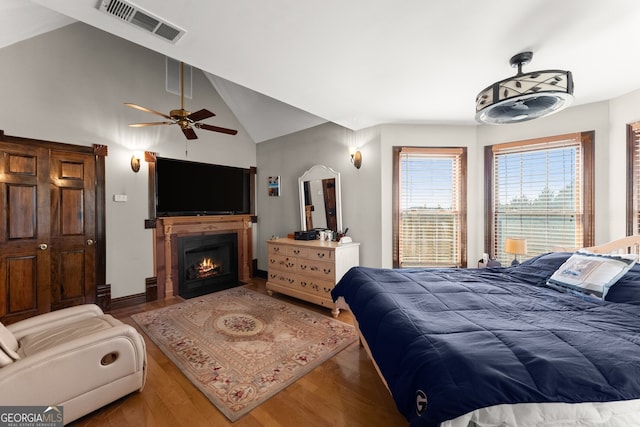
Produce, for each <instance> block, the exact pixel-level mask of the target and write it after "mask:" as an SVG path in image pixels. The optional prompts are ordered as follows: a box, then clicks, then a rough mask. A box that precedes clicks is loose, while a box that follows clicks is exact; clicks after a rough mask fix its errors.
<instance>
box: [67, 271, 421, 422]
mask: <svg viewBox="0 0 640 427" xmlns="http://www.w3.org/2000/svg"><path fill="white" fill-rule="evenodd" d="M248 286H249V287H250V288H251V289H253V290H256V291H259V292H262V293H265V294H266V287H265V282H264V280H263V279H252V280H251V282H250V284H249V285H248ZM274 298H279V299H282V300H283V301H287V302H290V303H292V304H296V305H298V306H301V307H304V308H307V309H309V310H312V311H315V312H318V313H321V314H323V315H326V316H331V314H330V311H329V310H328V309H326V308H324V307H319V306H316V305H313V304H309V303H306V302H304V301H299V300H296V299H294V298H290V297H287V296H283V295H278V294H275V295H274ZM181 301H182V300H181V299H180V298H171V299H167V300H162V301H154V302H151V303H145V304H139V305H136V306H132V307H125V308H121V309H118V310H115V311H114V312H112V313H111V314H112V315H113V316H114V317H116V318H118V319H120V320H122V321H123V322H125V323H128V324H130V325H132V326H134V327H135V328H136V329H137V330H138V331H140V332H142V330H141V329H140V328H139V327H138V325H137V324H136V323H135V322H134V321H133V319H131V315H132V314H134V313H140V312H144V311H149V310H154V309H156V308H161V307H166V306H169V305H172V304H176V303H180V302H181ZM339 320H342V321H344V322H347V323H351V324H353V317H352V315H351V313H349V312H348V311H343V312H341V314H340V317H339ZM142 335H143V337H144V339H145V343H146V345H147V366H148V368H147V383H146V385H145V387H144V390H142V391H141V392H136V393H132V394H130V395H129V396H126V397H124V398H122V399H119V400H117V401H115V402H113V403H111V404H110V405H107V406H105V407H104V408H101V409H99V410H97V411H95V412H93V413H91V414H89V415H87V416H85V417H83V418H81V419H79V420H77V421H76V422H74V423H72V424H71V425H72V426H75V427H94V426H100V427H104V426H114V427H116V426H117V427H120V426H134V425H135V426H145V427H165V426H166V427H177V426H184V427H198V426H216V427H217V426H221V427H299V426H304V427H316V426H317V427H325V426H331V427H342V426H344V427H347V426H348V427H359V426H367V427H395V426H398V427H406V426H407V425H408V423H407V422H406V420H405V419H404V417H402V415H400V413H399V412H398V411H397V409H396V407H395V403H394V401H393V399H392V398H391V395H390V394H389V392H388V390H387V389H386V387H385V386H384V384H383V383H382V381H381V380H380V378H379V377H378V374H377V372H376V370H375V368H374V367H373V365H372V363H371V361H370V360H369V358H368V356H367V354H366V351H365V350H364V348H363V347H362V346H360V345H358V344H357V343H354V344H352V345H350V346H348V347H347V348H346V349H344V350H343V351H342V352H340V353H338V354H337V355H335V356H334V357H332V358H331V359H330V360H328V361H326V362H325V363H323V364H322V365H320V366H318V367H317V368H316V369H314V370H313V371H311V372H310V373H309V374H307V375H305V376H304V377H302V378H301V379H299V380H298V381H296V382H295V383H293V384H291V385H290V386H289V387H287V388H286V389H284V390H282V391H281V392H280V393H278V394H277V395H275V396H273V397H272V398H271V399H269V400H267V401H266V402H265V403H263V404H262V405H260V406H258V407H257V408H255V409H254V410H252V411H251V412H250V413H248V414H247V415H245V416H244V417H242V418H240V419H239V420H237V421H236V422H234V423H232V422H230V421H229V420H228V419H227V418H226V417H225V416H224V415H223V414H222V413H221V412H220V411H219V410H218V409H217V408H216V407H215V406H214V405H213V404H212V403H211V402H210V401H209V399H207V397H206V396H205V395H203V394H202V393H201V392H200V390H198V389H197V388H196V387H195V386H194V385H193V384H192V383H191V382H190V381H189V379H188V378H186V377H185V376H184V375H183V374H182V372H180V370H179V369H178V368H177V367H176V366H175V365H174V364H173V362H171V360H170V359H169V358H168V357H167V356H166V355H165V354H164V353H163V352H162V351H161V350H160V349H159V348H158V346H156V345H155V344H154V342H153V341H152V340H151V339H150V338H149V337H148V336H147V335H146V334H144V333H142Z"/></svg>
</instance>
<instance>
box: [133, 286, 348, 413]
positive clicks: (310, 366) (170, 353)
mask: <svg viewBox="0 0 640 427" xmlns="http://www.w3.org/2000/svg"><path fill="white" fill-rule="evenodd" d="M226 293H236V294H237V293H244V295H253V297H254V298H257V299H262V300H263V301H269V302H271V303H275V304H278V305H279V306H282V307H289V309H293V310H295V311H297V312H300V313H305V314H306V315H307V316H310V317H314V318H318V319H322V320H325V321H327V320H328V321H331V322H336V323H337V324H339V325H341V326H343V327H345V328H346V329H349V330H350V331H351V335H352V336H351V337H350V338H347V339H345V340H344V341H343V342H342V343H339V344H338V345H337V346H336V347H335V348H334V349H332V350H330V351H328V352H327V353H325V354H323V355H321V357H319V358H318V359H316V360H314V361H312V362H309V363H307V364H306V365H304V366H302V367H300V368H299V369H298V370H297V372H296V373H295V375H293V376H291V378H289V379H288V380H286V381H284V382H282V383H281V384H280V385H279V386H278V387H274V389H273V390H271V391H269V392H268V393H266V394H264V395H263V396H262V397H261V398H260V399H259V400H257V401H253V402H251V403H249V404H247V405H246V406H244V407H243V408H242V409H240V410H238V411H235V410H233V409H232V408H229V407H228V406H227V405H226V404H225V403H224V402H222V401H221V400H220V399H219V398H218V397H216V396H215V395H214V394H213V393H211V392H209V391H208V390H207V389H206V388H205V387H204V385H203V384H202V383H201V382H200V381H199V380H198V379H197V378H194V375H192V373H191V372H189V371H188V369H183V367H182V363H183V361H181V360H179V358H178V355H177V354H176V352H175V351H174V350H172V349H171V348H166V345H165V343H164V342H162V340H161V339H160V338H159V337H156V336H155V334H154V333H153V331H151V330H150V329H149V328H147V326H146V325H145V324H144V323H143V321H142V320H141V318H142V317H148V316H150V315H152V314H153V315H155V314H157V313H159V312H163V311H169V310H171V311H174V310H176V309H177V308H178V306H188V305H193V304H196V303H198V302H199V301H202V300H203V299H207V298H212V299H218V298H220V297H222V296H223V295H224V294H226ZM131 318H132V319H133V320H134V321H135V322H136V323H137V324H138V325H139V326H140V328H141V329H142V330H143V331H144V333H145V334H146V335H147V336H148V337H149V338H150V339H151V340H152V341H153V342H154V343H155V344H156V345H157V346H158V348H160V350H161V351H162V352H163V353H164V354H165V355H166V356H167V357H168V358H169V359H170V360H171V362H173V364H174V365H175V366H176V367H177V368H178V369H179V370H180V372H182V374H183V375H185V377H187V378H188V379H189V381H191V383H192V384H193V385H194V386H195V387H196V388H198V390H200V392H202V394H204V395H205V396H206V397H207V398H208V399H209V401H211V403H212V404H213V405H214V406H215V407H216V408H218V410H220V412H222V413H223V414H224V415H225V416H226V417H227V418H228V419H229V420H230V421H232V422H234V421H237V420H238V419H240V418H241V417H243V416H244V415H246V414H247V413H249V412H251V411H252V410H253V409H255V408H256V407H258V406H260V405H261V404H263V403H264V402H266V401H267V400H269V399H270V398H272V397H273V396H275V395H276V394H278V393H279V392H281V391H282V390H284V389H286V388H287V387H289V386H290V385H291V384H293V383H295V382H296V381H298V380H299V379H301V378H302V377H304V376H305V375H307V374H308V373H310V372H311V371H312V370H314V369H315V368H317V367H318V366H321V365H322V364H323V363H325V362H326V361H328V360H330V359H331V358H332V357H334V356H335V355H336V354H338V353H340V352H341V351H342V350H344V349H345V348H346V347H348V346H349V345H351V344H352V343H353V342H354V341H356V340H357V333H356V329H355V327H354V326H353V325H350V324H348V323H346V322H343V321H341V320H338V319H335V318H333V317H331V316H330V315H327V316H325V315H323V314H321V313H318V312H315V311H312V310H310V309H307V308H305V307H299V306H297V305H295V304H292V303H289V302H287V301H283V300H279V299H276V298H273V297H271V296H268V295H265V294H263V293H261V292H258V291H255V290H253V289H249V288H247V287H245V286H239V287H235V288H231V289H227V290H223V291H219V292H215V293H212V294H207V295H202V296H199V297H195V298H191V299H188V300H185V301H183V302H180V303H177V304H173V305H170V306H167V307H161V308H157V309H154V310H150V311H146V312H143V313H137V314H133V315H131ZM199 338H200V339H202V337H199Z"/></svg>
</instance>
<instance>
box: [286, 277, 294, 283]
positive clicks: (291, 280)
mask: <svg viewBox="0 0 640 427" xmlns="http://www.w3.org/2000/svg"><path fill="white" fill-rule="evenodd" d="M287 281H288V282H289V283H293V282H295V281H296V279H292V278H291V277H289V278H288V279H287Z"/></svg>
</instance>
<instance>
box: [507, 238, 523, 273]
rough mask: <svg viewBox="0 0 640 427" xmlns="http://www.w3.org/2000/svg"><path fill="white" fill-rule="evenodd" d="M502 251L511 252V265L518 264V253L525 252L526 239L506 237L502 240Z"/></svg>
mask: <svg viewBox="0 0 640 427" xmlns="http://www.w3.org/2000/svg"><path fill="white" fill-rule="evenodd" d="M504 251H505V252H506V253H508V254H513V261H511V265H512V266H513V265H519V264H520V261H518V255H524V254H526V253H527V239H520V238H517V237H507V238H506V239H505V240H504Z"/></svg>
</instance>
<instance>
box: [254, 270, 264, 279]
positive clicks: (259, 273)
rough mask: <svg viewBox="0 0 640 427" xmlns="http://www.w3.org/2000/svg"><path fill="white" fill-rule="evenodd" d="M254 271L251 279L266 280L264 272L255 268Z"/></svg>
mask: <svg viewBox="0 0 640 427" xmlns="http://www.w3.org/2000/svg"><path fill="white" fill-rule="evenodd" d="M253 271H254V274H253V277H259V278H261V279H266V278H267V272H266V271H264V270H258V269H257V268H256V269H255V270H253Z"/></svg>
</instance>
